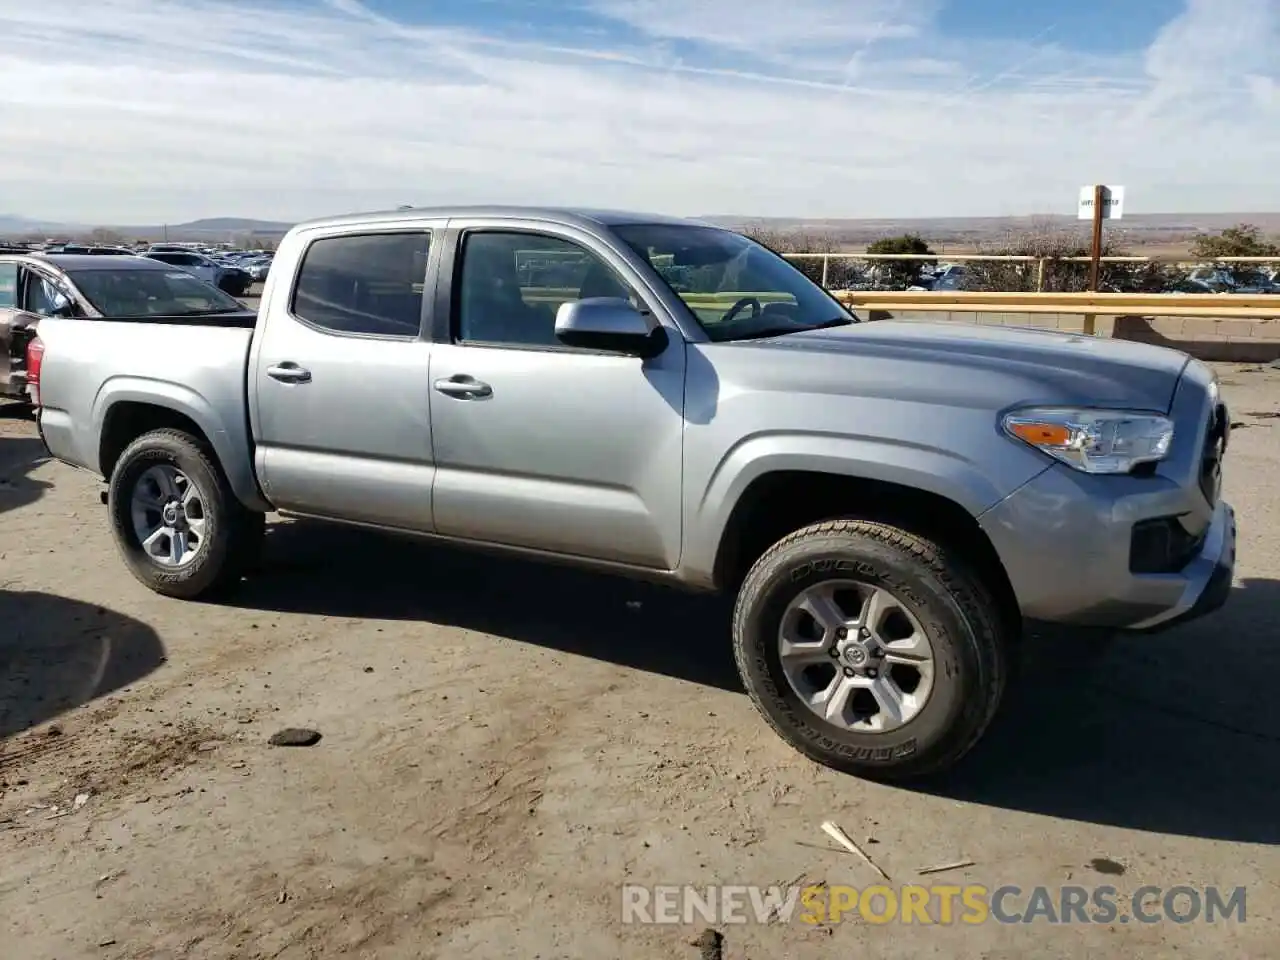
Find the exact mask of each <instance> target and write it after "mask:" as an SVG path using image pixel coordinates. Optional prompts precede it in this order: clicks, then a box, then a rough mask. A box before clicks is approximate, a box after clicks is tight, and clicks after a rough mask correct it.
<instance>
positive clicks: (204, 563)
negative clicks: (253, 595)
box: [107, 430, 265, 600]
mask: <svg viewBox="0 0 1280 960" xmlns="http://www.w3.org/2000/svg"><path fill="white" fill-rule="evenodd" d="M107 510H108V512H109V514H110V517H111V530H112V533H113V534H114V536H115V540H116V545H117V546H118V547H119V549H120V552H121V554H122V555H123V557H124V560H125V562H126V563H127V564H128V566H129V570H130V572H132V573H133V575H134V576H135V577H136V578H137V579H138V580H140V581H141V582H142V583H143V584H145V585H146V586H147V587H149V588H150V589H152V590H154V591H155V592H156V593H159V594H163V595H164V596H167V597H178V598H181V599H185V600H194V599H197V598H207V597H211V596H213V595H215V594H218V593H220V592H222V591H224V590H225V589H227V588H229V587H231V586H232V585H234V584H235V583H236V582H238V581H239V580H240V577H241V576H242V575H243V574H244V573H246V572H248V570H249V569H250V568H251V566H252V565H253V564H254V562H255V561H256V558H257V553H258V551H259V549H260V546H261V542H262V534H263V529H264V523H265V518H264V517H263V515H262V514H260V513H254V512H253V511H251V510H249V509H247V508H246V507H244V506H243V505H242V504H241V503H240V501H239V500H237V499H236V496H235V494H234V493H233V492H232V491H231V488H230V486H229V485H228V483H227V480H226V477H225V476H224V475H223V473H222V470H221V469H220V468H219V466H218V464H217V462H216V461H215V460H214V459H213V458H212V457H211V456H210V454H209V453H208V452H207V451H206V450H205V448H204V447H203V446H202V445H201V444H200V443H199V442H198V441H197V439H196V438H195V437H193V436H191V435H190V434H188V433H185V432H183V431H181V430H154V431H152V432H150V433H146V434H144V435H143V436H141V437H138V439H136V440H134V441H133V443H131V444H129V446H128V447H127V448H125V451H124V452H123V453H122V454H121V455H120V458H119V460H117V461H116V465H115V469H114V470H113V471H112V473H111V480H110V487H109V489H108V493H107Z"/></svg>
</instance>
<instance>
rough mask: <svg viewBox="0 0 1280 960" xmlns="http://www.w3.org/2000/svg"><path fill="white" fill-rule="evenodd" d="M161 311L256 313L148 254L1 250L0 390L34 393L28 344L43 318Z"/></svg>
mask: <svg viewBox="0 0 1280 960" xmlns="http://www.w3.org/2000/svg"><path fill="white" fill-rule="evenodd" d="M156 314H163V315H170V316H172V315H184V316H185V315H200V316H205V317H218V318H219V319H220V320H224V321H225V320H227V319H228V318H230V319H231V320H232V321H234V320H235V318H236V317H237V316H238V317H239V318H240V320H241V321H243V320H244V319H245V318H249V319H251V318H252V317H253V314H252V313H251V312H249V311H247V310H246V309H245V307H244V305H243V304H241V303H240V302H239V301H238V300H235V299H233V298H232V297H230V296H229V295H227V294H225V293H223V292H222V291H220V290H218V289H217V288H215V287H212V286H210V285H209V284H207V283H205V282H203V281H202V280H198V279H196V278H195V277H193V276H190V275H189V274H185V273H181V272H179V271H176V270H175V269H174V268H173V267H169V266H166V265H165V264H162V263H157V262H156V261H154V260H148V259H146V258H144V257H100V256H91V255H83V254H82V255H72V254H53V255H47V254H33V253H24V254H18V255H12V254H11V255H0V395H3V396H5V397H8V398H10V399H17V400H26V399H27V398H28V389H29V387H28V373H29V368H28V347H29V345H30V343H31V341H32V340H33V339H34V338H35V335H36V332H37V329H38V327H39V324H40V323H41V322H42V321H44V320H47V319H50V318H80V319H84V320H93V321H101V320H103V319H107V318H119V317H137V316H151V315H156Z"/></svg>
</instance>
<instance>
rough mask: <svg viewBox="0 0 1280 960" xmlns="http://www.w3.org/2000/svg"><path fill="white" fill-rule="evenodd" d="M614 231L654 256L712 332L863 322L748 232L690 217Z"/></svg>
mask: <svg viewBox="0 0 1280 960" xmlns="http://www.w3.org/2000/svg"><path fill="white" fill-rule="evenodd" d="M613 232H614V233H615V234H617V236H618V237H619V239H621V240H622V241H623V242H624V243H625V244H627V246H629V247H631V249H632V250H634V251H635V252H636V253H638V254H639V255H640V256H641V257H643V258H644V259H645V260H647V261H648V262H649V265H650V266H651V267H653V269H654V271H655V272H656V273H657V274H658V275H659V276H660V277H661V278H662V279H663V281H664V282H665V283H666V284H667V286H668V287H670V288H671V290H672V292H673V293H675V294H676V296H678V297H679V298H680V299H681V300H682V301H684V304H685V306H686V307H688V309H689V312H690V313H691V314H692V315H693V317H694V319H695V320H697V322H698V325H699V326H700V327H702V329H703V330H704V331H706V334H707V336H708V337H709V338H710V339H712V340H717V341H720V340H746V339H751V338H754V337H769V336H779V335H782V334H785V333H799V332H801V331H804V330H815V329H818V328H820V327H831V326H843V325H844V324H848V323H854V322H855V320H854V318H853V317H852V316H851V315H850V314H849V312H848V311H847V310H846V309H845V307H844V306H843V305H842V304H841V303H840V302H839V301H838V300H836V299H835V298H834V297H832V296H831V295H830V294H829V293H827V291H825V290H823V289H822V287H820V286H818V285H817V284H816V283H814V282H813V281H812V280H810V279H809V278H808V277H806V276H805V275H804V274H803V273H801V272H800V271H799V270H797V269H796V268H795V267H794V266H792V265H791V263H789V262H788V261H787V260H786V259H784V258H783V257H780V256H778V255H777V254H776V253H773V252H772V251H770V250H768V249H766V248H765V247H762V246H761V245H760V244H758V243H756V242H755V241H754V240H750V239H748V238H746V237H744V236H742V235H741V234H738V233H734V232H732V231H730V230H722V229H719V228H717V227H700V226H694V225H685V224H627V225H624V226H616V227H614V228H613Z"/></svg>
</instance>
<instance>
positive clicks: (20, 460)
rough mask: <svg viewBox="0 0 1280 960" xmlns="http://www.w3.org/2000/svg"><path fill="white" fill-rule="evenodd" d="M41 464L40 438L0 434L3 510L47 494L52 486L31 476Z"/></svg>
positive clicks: (0, 484) (0, 497)
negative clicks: (2, 435)
mask: <svg viewBox="0 0 1280 960" xmlns="http://www.w3.org/2000/svg"><path fill="white" fill-rule="evenodd" d="M2 409H3V408H0V410H2ZM42 463H44V446H43V445H42V444H41V443H40V441H39V440H37V439H34V438H31V437H0V513H7V512H8V511H10V510H17V509H18V508H19V507H25V506H29V505H30V504H33V503H35V502H36V501H37V500H39V499H40V498H41V497H42V496H44V492H45V491H46V490H48V489H49V486H50V485H49V484H47V483H45V482H44V481H43V480H34V479H32V478H31V476H30V473H31V471H32V470H34V469H35V468H36V467H38V466H40V464H42ZM0 622H3V621H0Z"/></svg>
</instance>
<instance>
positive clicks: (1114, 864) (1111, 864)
mask: <svg viewBox="0 0 1280 960" xmlns="http://www.w3.org/2000/svg"><path fill="white" fill-rule="evenodd" d="M1089 866H1091V867H1093V869H1094V870H1096V871H1098V873H1105V874H1107V875H1109V876H1112V877H1119V876H1123V875H1124V871H1125V867H1124V864H1123V863H1120V862H1119V861H1117V860H1112V859H1111V858H1110V857H1094V858H1093V859H1092V860H1090V861H1089Z"/></svg>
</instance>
